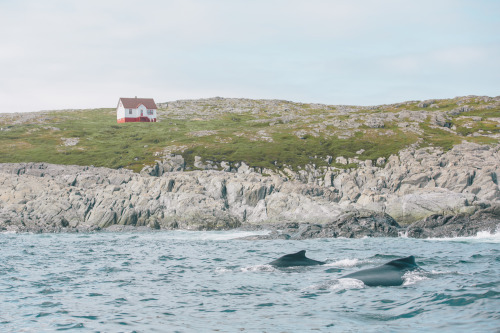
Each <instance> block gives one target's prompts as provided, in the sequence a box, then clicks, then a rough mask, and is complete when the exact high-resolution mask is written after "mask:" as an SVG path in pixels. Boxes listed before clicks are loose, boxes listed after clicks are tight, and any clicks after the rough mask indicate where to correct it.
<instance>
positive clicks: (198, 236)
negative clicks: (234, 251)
mask: <svg viewBox="0 0 500 333" xmlns="http://www.w3.org/2000/svg"><path fill="white" fill-rule="evenodd" d="M269 233H270V231H269V230H258V231H190V230H173V231H165V235H166V237H167V238H169V239H174V240H184V239H186V240H202V241H204V240H214V241H224V240H231V239H237V238H242V237H248V236H257V235H267V234H269Z"/></svg>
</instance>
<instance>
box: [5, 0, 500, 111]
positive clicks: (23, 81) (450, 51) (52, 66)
mask: <svg viewBox="0 0 500 333" xmlns="http://www.w3.org/2000/svg"><path fill="white" fill-rule="evenodd" d="M498 7H499V6H498V5H495V4H494V3H492V2H476V3H474V4H473V5H470V4H467V3H466V2H463V1H459V0H443V1H439V2H435V1H430V0H422V1H419V2H401V1H398V0H381V1H371V0H370V1H368V0H360V1H347V0H329V1H327V0H311V1H307V2H304V1H299V0H267V1H263V0H255V1H243V0H211V1H207V0H204V1H201V0H167V1H159V0H158V1H154V0H144V1H134V0H122V1H118V0H108V1H98V0H88V1H74V0H65V1H63V0H47V1H43V2H40V1H34V0H17V1H14V0H4V1H2V2H0V31H2V38H1V39H0V48H1V50H2V52H1V53H0V71H1V72H2V76H1V77H0V94H1V96H0V98H2V101H3V104H2V105H3V106H2V108H3V109H2V108H0V112H5V110H20V111H34V110H39V109H51V108H59V107H77V108H79V107H98V106H107V105H114V104H115V102H116V101H115V99H117V98H118V97H120V96H127V94H128V95H134V96H135V95H145V96H151V97H156V98H157V99H160V100H170V99H177V98H186V97H188V98H197V97H208V96H210V95H219V96H228V97H231V96H239V97H254V98H284V99H291V100H301V101H311V102H323V103H343V104H347V103H349V104H374V103H378V102H389V100H388V99H390V98H393V97H394V96H395V95H396V97H398V96H401V97H400V98H407V99H414V98H415V97H413V96H414V95H417V94H418V91H422V92H426V91H428V90H425V89H422V88H421V87H423V86H424V85H425V84H429V80H430V79H432V80H437V81H439V82H441V84H442V83H443V82H448V84H449V86H450V88H449V89H450V90H446V91H445V90H443V93H444V92H448V91H452V92H453V86H454V85H455V84H457V83H456V81H457V77H458V75H459V74H458V73H459V72H460V73H462V74H461V75H462V79H466V80H467V79H468V81H469V83H468V87H469V89H470V90H475V91H484V92H485V93H490V92H491V91H495V89H496V90H498V83H493V84H491V82H493V78H494V77H498V74H499V68H498V65H496V62H497V61H496V59H498V54H499V51H498V45H499V37H498V34H496V33H495V32H496V31H498V29H499V28H500V23H499V20H498V18H496V17H495V16H491V15H489V16H488V15H487V13H491V12H495V10H496V9H500V8H498ZM471 8H474V10H471ZM464 73H465V74H464ZM478 73H480V74H478ZM464 75H465V77H464ZM478 75H482V80H477V78H478ZM473 80H474V81H482V82H488V83H489V85H486V84H483V83H482V82H472V81H473ZM374 86H376V87H377V88H376V89H374V88H373V87H374ZM402 87H405V88H402ZM411 87H413V88H414V90H413V91H415V93H414V94H412V88H411ZM485 87H486V88H485ZM394 90H399V91H400V92H401V94H400V95H397V94H395V93H394ZM456 90H457V91H463V90H466V89H463V86H461V87H459V88H457V89H456ZM374 91H377V93H374ZM436 91H438V89H437V88H436ZM110 101H112V102H110Z"/></svg>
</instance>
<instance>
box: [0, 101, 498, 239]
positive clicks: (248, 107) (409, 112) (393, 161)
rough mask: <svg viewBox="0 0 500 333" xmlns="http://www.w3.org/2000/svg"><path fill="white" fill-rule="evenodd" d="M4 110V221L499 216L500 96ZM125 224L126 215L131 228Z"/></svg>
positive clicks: (56, 226) (326, 224)
mask: <svg viewBox="0 0 500 333" xmlns="http://www.w3.org/2000/svg"><path fill="white" fill-rule="evenodd" d="M158 106H159V110H158V122H156V123H123V124H117V122H116V112H115V109H114V108H113V109H111V108H106V109H91V110H62V111H46V112H36V113H18V114H1V115H0V184H2V186H1V187H0V231H1V230H3V231H7V232H11V231H12V232H19V231H33V232H54V231H92V230H102V229H109V230H118V229H119V230H122V229H120V228H128V227H134V228H136V227H144V228H152V229H189V230H211V229H230V228H245V229H256V228H257V229H259V228H267V229H269V230H272V232H271V234H269V235H267V236H262V237H264V238H266V237H268V238H269V237H270V238H283V239H304V238H315V237H363V236H398V235H401V234H404V235H408V236H409V237H424V238H425V237H445V236H446V237H452V236H468V235H474V234H476V233H477V232H479V231H487V232H497V231H498V226H499V225H500V185H499V180H498V179H499V175H500V145H499V142H500V97H485V96H465V97H457V98H453V99H440V100H425V101H409V102H402V103H397V104H391V105H380V106H371V107H363V106H344V105H322V104H304V103H295V102H288V101H281V100H251V99H234V98H220V97H216V98H210V99H198V100H180V101H173V102H168V103H159V105H158ZM117 228H118V229H117Z"/></svg>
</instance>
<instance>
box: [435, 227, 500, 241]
mask: <svg viewBox="0 0 500 333" xmlns="http://www.w3.org/2000/svg"><path fill="white" fill-rule="evenodd" d="M427 240H432V241H448V242H449V241H458V242H463V241H470V242H478V243H500V225H499V226H498V227H497V229H496V230H495V231H494V232H489V231H478V233H477V234H476V236H469V237H447V238H427Z"/></svg>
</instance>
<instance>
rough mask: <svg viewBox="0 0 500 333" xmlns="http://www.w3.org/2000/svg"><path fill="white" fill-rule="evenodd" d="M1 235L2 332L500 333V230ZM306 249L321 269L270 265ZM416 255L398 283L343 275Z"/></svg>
mask: <svg viewBox="0 0 500 333" xmlns="http://www.w3.org/2000/svg"><path fill="white" fill-rule="evenodd" d="M249 234H250V233H247V232H234V231H232V232H230V231H229V232H186V231H160V232H137V233H89V234H0V251H1V252H0V332H54V331H64V330H70V331H78V332H307V331H320V332H359V331H363V332H382V331H383V332H402V331H404V332H429V331H439V332H500V235H499V234H493V235H490V234H479V235H478V236H477V237H470V238H455V239H429V240H419V239H409V238H396V239H394V238H364V239H313V240H303V241H284V240H275V241H247V240H237V239H235V238H237V237H241V236H246V235H249ZM302 249H304V250H307V256H308V257H310V258H313V259H317V260H324V261H327V264H326V265H324V266H314V267H302V268H289V269H275V268H272V267H271V266H269V265H266V263H268V262H270V261H272V260H274V259H276V258H278V257H280V256H282V255H284V254H287V253H293V252H296V251H299V250H302ZM409 255H414V256H415V257H416V261H417V263H418V264H419V265H420V266H421V267H422V268H423V269H425V270H426V272H423V273H414V274H409V275H408V276H406V277H405V283H404V284H403V285H402V286H398V287H366V286H364V285H363V284H362V283H361V282H360V281H357V280H350V279H341V280H338V279H337V278H339V277H340V276H341V275H344V274H348V273H350V272H354V271H356V270H359V269H364V268H370V267H374V266H377V265H380V264H383V263H385V262H387V261H390V260H393V259H396V258H399V257H404V256H409Z"/></svg>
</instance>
